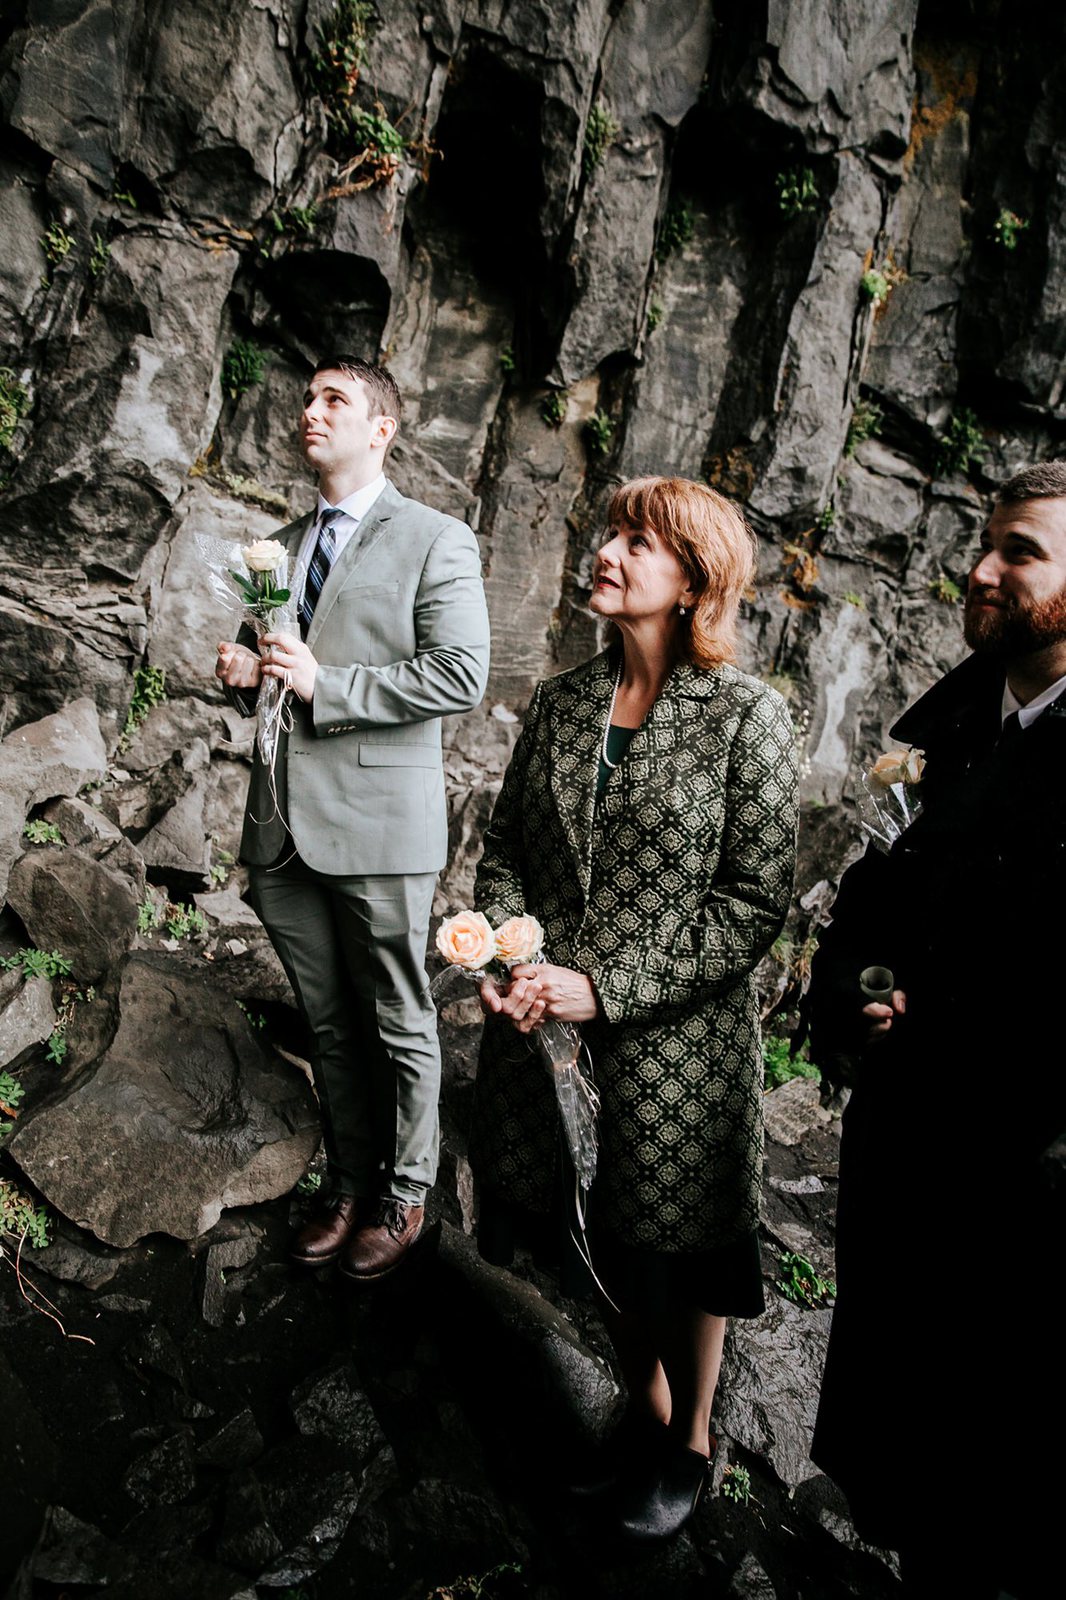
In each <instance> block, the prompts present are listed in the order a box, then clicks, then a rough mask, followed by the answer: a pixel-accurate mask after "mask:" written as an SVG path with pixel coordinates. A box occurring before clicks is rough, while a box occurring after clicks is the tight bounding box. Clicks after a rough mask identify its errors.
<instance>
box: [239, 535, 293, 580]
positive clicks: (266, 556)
mask: <svg viewBox="0 0 1066 1600" xmlns="http://www.w3.org/2000/svg"><path fill="white" fill-rule="evenodd" d="M241 555H242V556H243V557H244V564H245V566H246V567H247V568H248V571H249V572H277V570H278V568H279V567H280V566H281V563H282V562H283V561H284V560H285V546H284V545H283V544H279V543H278V541H277V539H257V540H256V541H255V543H254V544H246V545H243V546H242V547H241Z"/></svg>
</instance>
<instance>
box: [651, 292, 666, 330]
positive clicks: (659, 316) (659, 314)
mask: <svg viewBox="0 0 1066 1600" xmlns="http://www.w3.org/2000/svg"><path fill="white" fill-rule="evenodd" d="M662 320H663V303H662V301H661V300H653V301H652V303H651V305H650V306H649V307H648V332H649V333H654V332H655V330H656V328H657V327H658V326H659V324H660V322H661V321H662Z"/></svg>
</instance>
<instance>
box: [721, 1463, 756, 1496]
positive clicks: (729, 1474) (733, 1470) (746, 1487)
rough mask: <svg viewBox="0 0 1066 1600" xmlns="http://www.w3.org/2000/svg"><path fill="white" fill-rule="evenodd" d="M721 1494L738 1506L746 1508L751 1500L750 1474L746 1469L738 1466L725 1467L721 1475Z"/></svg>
mask: <svg viewBox="0 0 1066 1600" xmlns="http://www.w3.org/2000/svg"><path fill="white" fill-rule="evenodd" d="M721 1493H722V1494H723V1495H724V1496H725V1498H726V1499H727V1500H732V1501H734V1502H735V1503H736V1504H737V1505H738V1506H746V1505H747V1504H748V1503H749V1501H750V1500H751V1473H750V1472H749V1471H748V1469H747V1467H742V1466H740V1465H738V1464H734V1465H733V1466H731V1467H726V1469H725V1472H724V1473H723V1474H722V1488H721Z"/></svg>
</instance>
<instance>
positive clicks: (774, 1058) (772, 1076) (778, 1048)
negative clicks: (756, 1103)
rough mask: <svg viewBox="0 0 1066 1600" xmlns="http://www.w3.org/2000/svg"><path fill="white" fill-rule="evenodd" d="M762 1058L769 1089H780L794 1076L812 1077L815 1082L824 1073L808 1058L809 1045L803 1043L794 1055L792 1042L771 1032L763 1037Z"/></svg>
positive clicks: (819, 1079)
mask: <svg viewBox="0 0 1066 1600" xmlns="http://www.w3.org/2000/svg"><path fill="white" fill-rule="evenodd" d="M762 1059H763V1066H764V1068H765V1081H766V1087H767V1089H780V1087H781V1085H782V1084H783V1083H789V1082H790V1081H791V1080H792V1079H793V1078H811V1079H813V1081H814V1082H815V1083H821V1081H822V1074H821V1073H820V1072H819V1070H818V1068H817V1067H816V1066H815V1065H814V1062H813V1061H808V1059H807V1046H806V1045H805V1044H804V1045H801V1046H800V1048H799V1049H798V1050H797V1052H796V1054H795V1055H793V1054H792V1046H791V1044H790V1042H789V1041H788V1040H787V1039H783V1038H782V1037H781V1036H780V1035H779V1034H775V1033H769V1034H767V1035H766V1037H765V1038H764V1039H763V1042H762Z"/></svg>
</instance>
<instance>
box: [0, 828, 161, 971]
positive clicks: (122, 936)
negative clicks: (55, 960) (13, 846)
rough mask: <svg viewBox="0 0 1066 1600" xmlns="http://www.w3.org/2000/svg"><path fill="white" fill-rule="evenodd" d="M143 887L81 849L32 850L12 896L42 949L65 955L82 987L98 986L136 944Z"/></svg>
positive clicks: (19, 868) (15, 873) (17, 868)
mask: <svg viewBox="0 0 1066 1600" xmlns="http://www.w3.org/2000/svg"><path fill="white" fill-rule="evenodd" d="M141 881H142V884H143V878H142V880H141ZM137 888H138V885H137V884H136V880H134V879H132V878H130V877H129V876H128V875H127V874H125V873H123V872H116V871H115V870H114V869H113V868H112V867H110V866H108V865H106V864H105V863H104V862H103V861H94V860H93V858H92V856H90V855H87V854H85V853H84V852H83V851H81V850H74V849H57V850H30V851H27V853H26V854H25V855H24V856H23V857H22V858H21V860H19V861H16V863H15V865H14V867H13V868H12V870H11V879H10V882H9V883H8V891H7V897H8V903H9V905H11V906H12V907H13V908H14V909H15V910H16V911H17V912H18V914H19V916H20V917H21V918H22V921H23V922H24V923H25V925H26V930H27V932H28V933H29V935H30V938H31V939H32V940H33V942H34V944H35V945H36V946H37V947H38V949H40V950H59V951H61V953H62V954H63V955H65V956H66V957H67V959H68V961H70V962H71V964H72V967H73V971H74V976H75V977H76V978H77V979H78V980H79V981H80V982H82V983H94V982H95V981H96V980H97V979H98V978H102V977H103V976H104V974H105V972H107V971H108V969H109V968H110V967H112V966H114V965H115V963H116V962H118V961H120V960H121V959H122V957H123V956H124V955H125V953H126V951H127V950H128V949H129V947H130V945H131V944H132V942H133V935H134V933H135V932H136V929H137V911H138V906H139V895H138V893H137Z"/></svg>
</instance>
